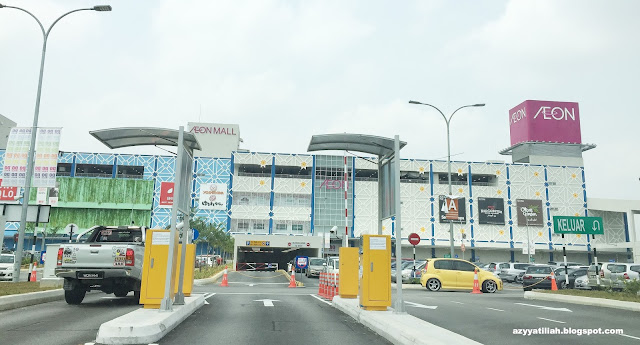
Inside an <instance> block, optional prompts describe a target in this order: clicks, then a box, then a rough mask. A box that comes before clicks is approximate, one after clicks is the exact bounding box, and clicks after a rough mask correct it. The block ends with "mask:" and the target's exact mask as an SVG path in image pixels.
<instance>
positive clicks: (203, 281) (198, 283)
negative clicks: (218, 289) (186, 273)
mask: <svg viewBox="0 0 640 345" xmlns="http://www.w3.org/2000/svg"><path fill="white" fill-rule="evenodd" d="M223 274H224V270H222V271H220V272H218V273H216V274H214V275H213V277H210V278H204V279H194V280H193V285H195V286H204V285H208V284H214V283H215V282H216V281H217V280H218V279H220V277H222V275H223Z"/></svg>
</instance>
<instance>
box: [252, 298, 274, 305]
mask: <svg viewBox="0 0 640 345" xmlns="http://www.w3.org/2000/svg"><path fill="white" fill-rule="evenodd" d="M253 301H254V302H262V303H264V306H265V307H273V302H280V301H278V300H277V299H256V300H253Z"/></svg>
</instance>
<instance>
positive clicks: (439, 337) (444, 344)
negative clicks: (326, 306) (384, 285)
mask: <svg viewBox="0 0 640 345" xmlns="http://www.w3.org/2000/svg"><path fill="white" fill-rule="evenodd" d="M333 306H334V307H336V308H337V309H339V310H341V311H342V312H344V313H345V314H347V315H349V316H351V317H352V318H354V319H355V320H356V321H358V322H360V323H361V324H363V325H364V326H366V327H368V328H369V329H371V330H372V331H374V332H376V333H378V334H379V335H380V336H382V337H384V338H385V339H387V340H389V341H390V342H392V343H394V344H402V345H404V344H406V345H409V344H425V345H426V344H430V345H451V344H461V345H467V344H468V345H472V344H475V345H477V344H480V343H479V342H476V341H474V340H471V339H469V338H466V337H464V336H462V335H460V334H457V333H454V332H451V331H449V330H447V329H444V328H442V327H438V326H436V325H434V324H431V323H429V322H426V321H424V320H421V319H419V318H417V317H415V316H411V315H409V314H406V313H404V314H396V313H394V312H393V310H392V309H388V310H387V311H368V310H364V309H361V308H360V306H359V302H358V299H357V298H356V299H344V298H340V297H338V296H336V297H334V298H333ZM416 330H419V331H416Z"/></svg>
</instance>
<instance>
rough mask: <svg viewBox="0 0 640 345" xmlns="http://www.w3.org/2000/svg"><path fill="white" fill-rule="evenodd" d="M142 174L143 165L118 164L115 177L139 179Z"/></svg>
mask: <svg viewBox="0 0 640 345" xmlns="http://www.w3.org/2000/svg"><path fill="white" fill-rule="evenodd" d="M143 176H144V167H143V166H132V165H118V169H117V174H116V177H117V178H137V179H141V178H142V177H143Z"/></svg>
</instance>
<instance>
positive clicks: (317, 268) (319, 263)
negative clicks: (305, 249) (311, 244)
mask: <svg viewBox="0 0 640 345" xmlns="http://www.w3.org/2000/svg"><path fill="white" fill-rule="evenodd" d="M326 265H327V263H326V262H325V261H324V259H323V258H309V266H308V267H307V269H305V271H304V275H305V276H307V278H309V277H318V276H320V273H322V272H324V266H326Z"/></svg>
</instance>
